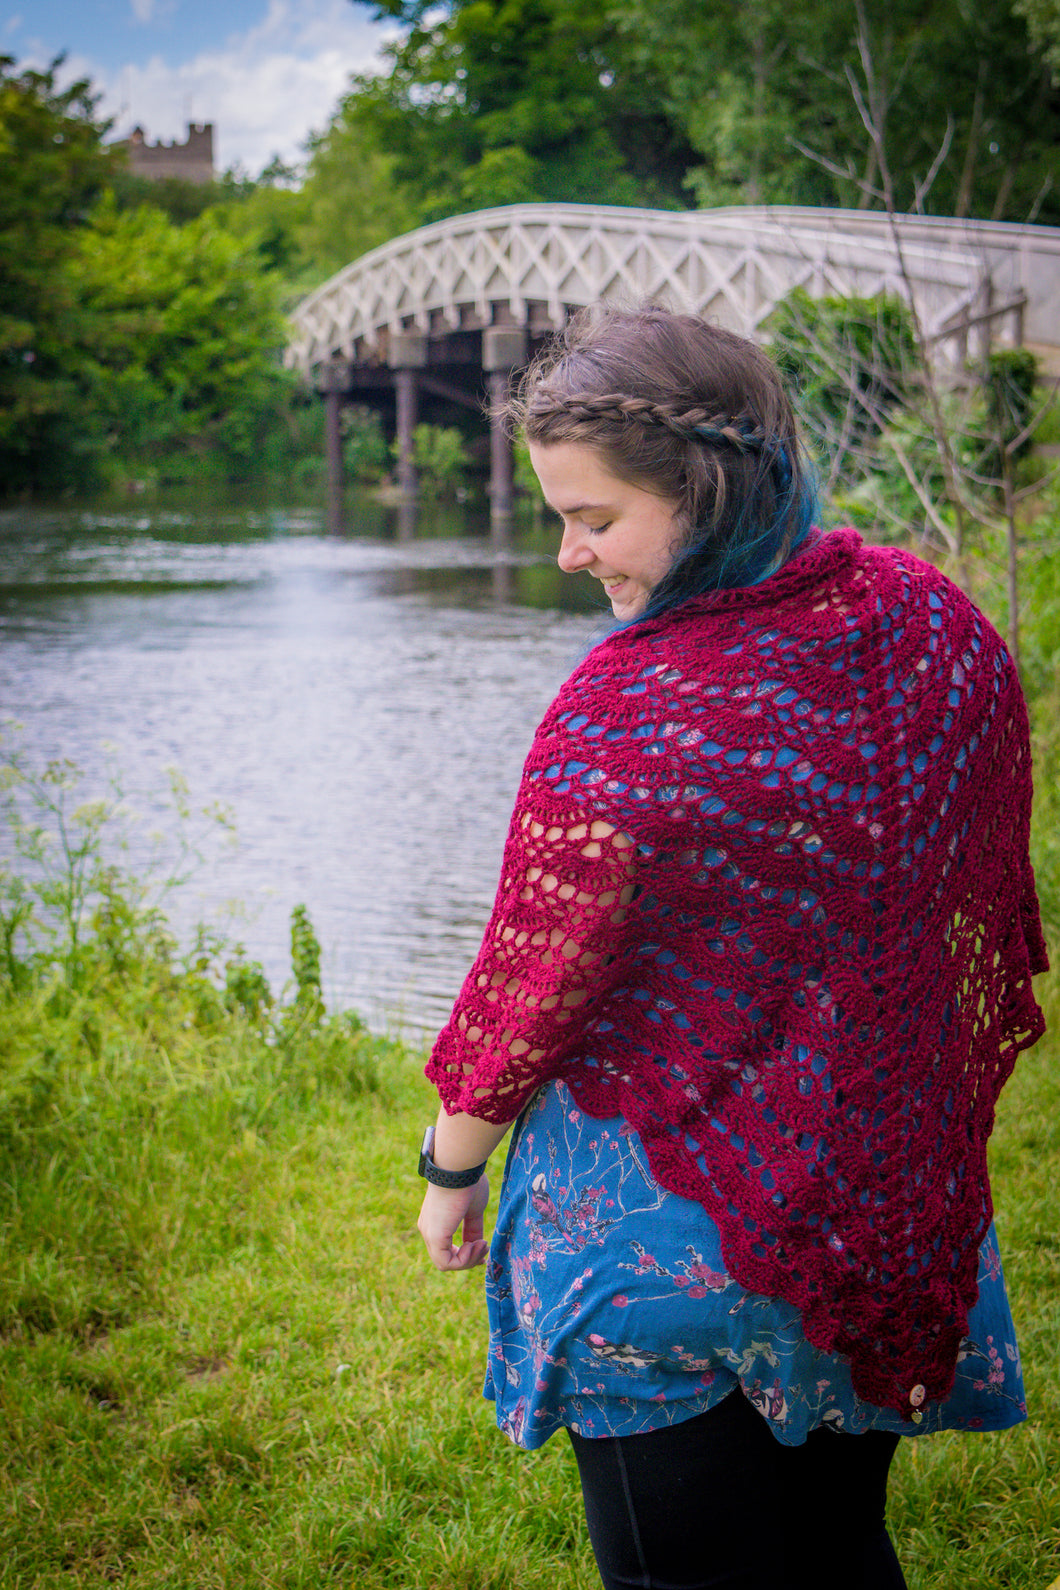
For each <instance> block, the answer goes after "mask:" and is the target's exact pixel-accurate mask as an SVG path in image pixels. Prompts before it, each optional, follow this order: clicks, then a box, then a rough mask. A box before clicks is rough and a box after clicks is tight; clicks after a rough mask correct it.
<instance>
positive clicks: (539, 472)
mask: <svg viewBox="0 0 1060 1590" xmlns="http://www.w3.org/2000/svg"><path fill="white" fill-rule="evenodd" d="M529 445H530V462H531V464H532V465H533V467H534V474H535V475H536V476H537V478H538V480H539V481H540V482H541V489H542V491H543V492H544V494H545V498H546V500H547V501H548V503H549V504H550V505H551V506H552V507H553V508H557V509H560V510H562V511H564V512H570V511H571V509H573V508H578V507H585V506H587V505H588V504H590V503H604V502H611V501H614V500H615V499H616V498H617V497H620V496H621V497H624V496H627V495H629V494H631V493H636V492H638V491H639V488H638V487H636V486H634V485H632V484H631V483H630V482H629V481H627V480H622V479H621V477H620V476H618V475H615V474H613V473H612V472H611V470H610V469H608V467H607V465H606V464H605V463H604V460H603V458H602V457H601V456H600V454H599V453H598V452H597V451H596V450H595V448H592V447H585V446H583V445H582V444H580V443H578V442H554V443H551V444H549V445H548V446H542V445H541V443H539V442H531V443H530V444H529Z"/></svg>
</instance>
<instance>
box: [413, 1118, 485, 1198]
mask: <svg viewBox="0 0 1060 1590" xmlns="http://www.w3.org/2000/svg"><path fill="white" fill-rule="evenodd" d="M485 1169H486V1162H485V1160H483V1162H482V1164H481V1165H470V1166H467V1167H461V1168H459V1169H457V1170H448V1169H446V1167H445V1166H443V1165H438V1164H436V1163H435V1160H434V1127H433V1126H428V1128H427V1130H426V1131H425V1132H424V1134H423V1142H422V1143H421V1145H420V1165H419V1171H420V1175H421V1176H422V1177H423V1179H424V1181H427V1182H429V1183H430V1185H431V1186H432V1187H445V1188H449V1189H453V1190H459V1189H461V1188H466V1187H474V1186H475V1184H476V1182H478V1181H480V1180H481V1178H482V1174H483V1172H484V1171H485Z"/></svg>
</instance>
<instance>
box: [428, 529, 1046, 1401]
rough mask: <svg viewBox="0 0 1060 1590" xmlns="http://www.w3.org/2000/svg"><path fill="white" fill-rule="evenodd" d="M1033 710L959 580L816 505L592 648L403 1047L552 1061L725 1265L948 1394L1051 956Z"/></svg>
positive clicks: (824, 1334)
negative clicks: (1041, 876)
mask: <svg viewBox="0 0 1060 1590" xmlns="http://www.w3.org/2000/svg"><path fill="white" fill-rule="evenodd" d="M1030 804H1031V763H1030V751H1029V745H1028V730H1027V717H1026V709H1025V707H1024V703H1023V698H1022V695H1021V693H1020V688H1019V683H1018V680H1017V676H1016V672H1015V669H1014V668H1013V666H1012V663H1011V661H1010V659H1009V656H1008V654H1007V652H1006V651H1005V648H1004V646H1003V645H1002V643H1001V641H1000V640H999V638H998V636H997V635H996V634H995V633H994V631H993V630H992V629H991V628H990V626H989V624H988V623H987V622H986V620H985V619H984V618H983V617H982V615H981V614H980V613H979V612H978V611H977V610H976V608H975V607H974V606H973V605H972V604H971V603H970V602H969V601H968V599H967V598H966V597H965V596H964V595H963V594H962V593H961V592H960V591H959V590H958V589H957V588H956V587H955V586H953V585H952V584H950V583H949V582H948V581H947V580H946V579H945V578H944V577H943V576H942V575H940V574H939V573H938V572H937V571H936V570H935V569H933V568H932V567H930V565H928V564H925V563H922V562H921V561H920V560H918V559H917V558H915V557H913V556H911V555H910V554H908V553H905V552H899V551H895V550H893V549H883V550H881V549H871V548H866V547H864V546H863V545H862V543H861V540H860V538H859V537H858V536H857V535H856V534H855V533H854V532H853V531H850V530H844V531H836V532H833V533H832V534H830V535H826V536H822V537H820V538H819V539H818V540H817V541H816V543H815V544H812V545H810V546H809V547H808V548H807V549H806V550H804V551H803V552H802V553H801V554H800V555H799V556H798V557H797V558H795V559H794V560H792V562H790V563H789V564H788V565H787V566H786V567H785V568H783V569H781V570H780V571H779V572H778V573H777V574H775V575H773V576H772V577H771V578H770V579H768V580H767V581H765V582H764V583H763V584H761V585H758V586H755V587H752V588H750V589H745V590H739V591H728V592H723V593H720V594H717V595H714V596H710V597H702V598H698V599H696V600H694V601H692V602H689V603H687V604H685V605H684V606H683V607H681V608H679V609H677V610H676V611H674V612H671V613H669V614H666V615H665V616H664V617H662V618H660V619H657V620H654V621H647V622H645V623H643V624H639V625H634V626H633V627H632V628H629V629H626V630H621V631H618V632H616V633H614V634H613V635H611V636H609V637H608V638H607V639H606V640H605V641H603V642H602V643H601V644H600V645H598V646H597V647H596V648H595V649H594V650H593V651H592V652H590V653H589V655H588V656H587V657H586V658H585V659H584V661H583V662H582V663H581V664H580V666H579V667H578V668H577V669H576V671H575V673H574V674H573V676H572V677H571V679H570V680H569V681H568V682H567V684H566V685H565V686H564V687H563V689H562V690H561V691H560V693H559V695H558V696H557V697H556V700H555V701H554V702H553V704H552V706H551V708H550V709H549V711H548V712H547V714H546V716H545V718H544V721H543V723H542V724H541V727H540V729H539V730H538V733H537V736H536V739H535V741H534V744H533V747H532V749H531V751H530V755H529V757H528V759H527V762H526V767H525V771H524V775H523V780H522V785H521V788H520V791H519V796H518V800H517V802H516V807H515V813H514V816H513V818H512V824H511V829H510V832H509V837H508V842H507V846H506V850H505V855H504V864H503V871H502V878H501V883H500V888H499V892H498V895H497V902H496V906H495V909H494V912H493V915H492V917H491V919H490V922H489V926H488V927H487V930H486V935H485V939H484V942H483V945H482V949H481V951H480V953H479V956H478V959H477V960H476V962H475V965H474V967H473V968H472V970H471V972H470V974H469V976H468V978H467V981H466V983H465V984H464V988H463V991H462V992H461V994H460V997H459V999H458V1000H457V1003H456V1006H455V1007H454V1011H453V1015H452V1017H451V1018H450V1021H449V1023H448V1025H447V1026H446V1028H445V1030H444V1031H443V1033H442V1034H441V1036H440V1037H439V1039H438V1042H437V1044H436V1046H435V1048H434V1051H433V1053H432V1055H431V1059H430V1063H429V1065H428V1067H427V1074H428V1076H429V1077H430V1078H431V1079H432V1081H433V1082H435V1083H436V1085H437V1087H438V1090H439V1092H440V1094H441V1097H442V1099H443V1101H444V1103H445V1107H446V1109H447V1110H449V1111H450V1112H452V1111H456V1110H464V1111H466V1112H468V1113H469V1114H472V1115H476V1116H480V1117H483V1118H485V1119H488V1120H493V1121H498V1122H499V1121H505V1120H510V1119H512V1118H513V1117H514V1116H515V1115H516V1114H517V1113H518V1112H519V1110H520V1109H521V1108H522V1107H523V1105H524V1104H525V1103H526V1102H527V1101H528V1099H529V1098H530V1097H531V1096H532V1095H533V1093H534V1092H535V1091H536V1090H537V1089H538V1088H539V1087H540V1086H541V1085H542V1084H543V1083H545V1082H547V1081H549V1080H550V1079H552V1078H555V1077H562V1078H563V1079H564V1080H565V1082H566V1083H567V1085H568V1086H569V1087H570V1089H571V1090H572V1092H573V1093H574V1095H575V1097H576V1098H577V1100H578V1103H579V1104H580V1105H581V1107H582V1108H583V1109H584V1110H585V1111H586V1113H587V1114H589V1115H591V1116H596V1117H602V1116H609V1115H616V1114H621V1115H623V1116H625V1118H626V1119H627V1120H628V1121H629V1122H630V1123H631V1124H632V1125H633V1126H634V1127H636V1129H637V1131H638V1132H639V1133H640V1135H641V1138H642V1139H643V1142H644V1145H645V1148H646V1151H647V1154H648V1157H649V1160H650V1162H651V1166H652V1169H653V1171H654V1173H655V1175H656V1177H657V1178H658V1180H659V1181H660V1182H661V1183H662V1185H663V1186H665V1187H667V1188H670V1189H671V1190H672V1191H674V1192H676V1193H680V1194H683V1195H684V1196H685V1197H688V1198H693V1199H697V1200H699V1201H700V1202H701V1203H702V1205H703V1207H704V1208H705V1209H706V1211H707V1212H708V1213H709V1215H710V1216H711V1217H712V1218H713V1219H714V1220H715V1221H716V1223H717V1225H718V1227H719V1228H720V1231H721V1235H722V1247H723V1252H724V1255H725V1260H726V1264H727V1266H728V1269H729V1273H730V1274H731V1275H732V1276H733V1277H734V1278H735V1279H736V1280H737V1281H739V1282H740V1284H741V1285H742V1286H744V1287H746V1288H747V1289H749V1290H751V1291H754V1292H759V1293H765V1294H767V1295H770V1296H776V1297H783V1298H786V1299H787V1300H789V1301H790V1302H791V1303H793V1304H794V1305H796V1306H797V1307H798V1308H799V1309H800V1310H801V1311H802V1316H803V1324H804V1329H805V1331H806V1335H807V1337H808V1339H809V1340H810V1341H811V1342H812V1343H814V1344H815V1345H816V1346H818V1347H820V1348H821V1349H822V1350H824V1351H827V1352H834V1351H839V1352H842V1353H845V1354H847V1355H848V1356H849V1358H850V1361H851V1366H852V1375H853V1383H854V1387H855V1389H856V1391H857V1392H858V1393H859V1394H860V1395H861V1396H862V1397H864V1398H866V1399H867V1400H868V1401H870V1402H872V1403H874V1404H875V1405H877V1406H889V1407H895V1408H899V1409H901V1410H902V1411H903V1412H905V1413H906V1414H908V1413H909V1412H910V1400H911V1399H910V1392H911V1391H912V1392H913V1399H912V1400H913V1401H914V1403H915V1402H916V1401H918V1400H920V1399H921V1398H922V1396H923V1395H924V1392H925V1391H926V1394H927V1396H928V1397H944V1396H945V1395H946V1394H947V1393H948V1392H949V1390H950V1388H951V1386H952V1383H953V1374H954V1367H955V1362H956V1356H957V1349H958V1344H959V1342H960V1340H961V1338H962V1336H963V1335H964V1332H965V1328H966V1325H967V1314H968V1309H969V1307H970V1306H971V1304H972V1303H973V1302H974V1300H975V1296H976V1274H977V1264H978V1248H979V1243H980V1240H981V1238H982V1236H983V1235H984V1233H985V1231H986V1229H987V1226H988V1225H989V1222H990V1219H991V1215H992V1207H991V1200H990V1190H989V1184H988V1180H987V1172H986V1142H987V1138H988V1136H989V1133H990V1131H991V1128H992V1125H993V1120H994V1106H995V1102H996V1100H997V1096H998V1093H999V1092H1000V1089H1001V1087H1002V1085H1003V1083H1004V1082H1005V1080H1006V1079H1007V1077H1008V1076H1009V1074H1010V1072H1011V1070H1012V1067H1013V1065H1014V1063H1015V1058H1016V1055H1017V1053H1018V1051H1019V1050H1020V1049H1022V1048H1024V1047H1026V1046H1027V1045H1029V1044H1031V1043H1033V1042H1034V1041H1035V1040H1036V1039H1037V1038H1038V1036H1039V1035H1040V1033H1041V1031H1042V1025H1043V1023H1042V1018H1041V1012H1040V1011H1039V1009H1038V1006H1037V1004H1036V1002H1035V999H1034V994H1033V990H1032V985H1031V976H1032V974H1033V973H1035V972H1038V971H1042V970H1044V969H1045V968H1046V966H1047V959H1046V953H1045V946H1044V944H1043V942H1042V935H1041V928H1040V924H1039V918H1038V907H1037V901H1036V898H1035V893H1034V879H1033V874H1032V872H1031V867H1030V862H1029V859H1028V851H1027V845H1028V827H1029V819H1030Z"/></svg>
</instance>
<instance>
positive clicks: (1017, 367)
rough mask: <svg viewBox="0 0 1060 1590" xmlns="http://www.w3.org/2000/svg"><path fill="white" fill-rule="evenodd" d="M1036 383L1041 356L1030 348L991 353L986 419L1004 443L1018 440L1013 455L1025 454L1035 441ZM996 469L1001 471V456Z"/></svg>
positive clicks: (1007, 443)
mask: <svg viewBox="0 0 1060 1590" xmlns="http://www.w3.org/2000/svg"><path fill="white" fill-rule="evenodd" d="M1037 385H1038V359H1037V355H1036V354H1035V353H1034V352H1033V351H1032V350H1031V349H1030V348H995V349H994V350H993V352H992V353H991V354H990V355H989V357H988V359H987V369H986V380H985V383H984V386H985V391H986V412H987V419H988V422H989V425H990V428H991V430H992V431H993V433H994V435H995V436H996V437H997V439H998V441H999V442H1000V443H1001V445H1002V446H1004V447H1008V446H1009V445H1010V444H1012V443H1016V445H1015V447H1013V450H1012V454H1011V456H1012V457H1013V459H1018V458H1023V457H1025V456H1026V454H1027V453H1028V452H1030V449H1031V447H1032V446H1033V445H1034V435H1033V431H1032V429H1031V422H1032V421H1033V419H1034V397H1035V391H1036V388H1037ZM1020 438H1022V439H1021V440H1020ZM994 473H995V475H999V474H1000V473H1001V460H1000V458H999V459H998V460H997V467H996V468H995V470H994Z"/></svg>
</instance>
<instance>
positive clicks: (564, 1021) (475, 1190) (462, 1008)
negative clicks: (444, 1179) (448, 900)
mask: <svg viewBox="0 0 1060 1590" xmlns="http://www.w3.org/2000/svg"><path fill="white" fill-rule="evenodd" d="M512 832H513V834H514V835H515V836H516V839H517V842H515V843H513V840H512V837H511V836H509V844H508V846H507V848H506V853H505V867H504V872H503V873H502V883H501V889H500V891H499V894H498V900H497V904H496V906H495V907H494V912H493V916H492V917H491V919H490V923H489V926H488V927H487V929H486V935H485V939H484V941H483V947H482V949H481V951H480V952H479V957H478V959H477V961H476V962H475V965H474V966H473V967H472V970H471V973H470V974H469V976H468V978H467V980H466V982H465V984H464V989H463V991H462V994H461V997H460V999H459V1000H458V1001H457V1004H456V1007H455V1008H454V1012H453V1016H452V1018H450V1022H449V1024H448V1026H447V1027H446V1029H445V1031H444V1032H443V1033H442V1035H441V1036H440V1038H439V1040H438V1043H437V1044H436V1045H435V1048H434V1051H433V1054H432V1057H431V1062H430V1064H429V1065H428V1068H427V1075H428V1076H429V1077H430V1078H431V1080H432V1081H433V1082H435V1083H436V1085H438V1088H439V1092H440V1093H441V1096H442V1099H443V1101H444V1102H443V1108H442V1109H441V1111H440V1112H439V1115H438V1124H437V1126H436V1128H435V1137H434V1150H433V1158H434V1163H435V1164H436V1165H437V1166H438V1167H439V1168H440V1169H442V1170H452V1171H459V1170H470V1169H472V1167H473V1166H475V1165H481V1164H482V1163H483V1162H484V1161H485V1160H486V1159H488V1158H489V1156H490V1154H491V1153H492V1152H493V1150H494V1149H495V1148H496V1147H497V1144H498V1143H499V1142H500V1141H501V1139H502V1138H503V1137H504V1136H505V1135H506V1133H507V1132H508V1130H509V1129H510V1127H511V1125H512V1121H513V1119H514V1118H515V1117H516V1116H517V1115H518V1114H519V1112H520V1110H521V1109H522V1108H523V1106H524V1105H525V1104H526V1102H527V1100H528V1099H529V1098H530V1097H531V1096H532V1095H533V1094H534V1093H535V1092H536V1091H537V1088H538V1087H539V1086H540V1085H541V1083H542V1081H544V1080H546V1076H545V1074H543V1071H542V1067H544V1068H545V1071H546V1072H547V1068H548V1066H549V1064H550V1061H551V1059H552V1057H553V1055H554V1052H555V1049H556V1045H557V1043H558V1042H559V1041H561V1040H562V1038H563V1037H564V1036H566V1035H567V1034H569V1032H570V1031H571V1028H570V1023H571V1021H572V1019H573V1018H575V1017H576V1016H578V1015H581V1014H582V1013H583V1011H584V1009H585V1008H586V1007H587V1006H588V1005H589V1004H590V1002H591V999H592V996H593V993H594V990H595V989H596V987H597V986H599V981H600V974H601V972H602V971H603V970H604V969H605V968H606V967H607V965H608V963H609V962H610V959H611V950H612V946H613V943H614V938H615V934H616V932H617V931H618V929H619V928H620V927H621V925H622V923H623V922H624V920H625V916H626V908H627V906H628V905H629V902H630V900H631V898H632V896H633V892H634V887H635V883H634V880H635V873H634V866H633V845H634V842H633V840H632V839H631V838H630V837H629V836H628V835H627V834H625V833H622V832H621V831H619V830H618V829H616V828H615V827H614V825H613V824H611V823H607V822H604V821H603V820H601V819H595V820H592V821H585V820H582V819H580V818H578V819H577V820H574V821H571V820H570V818H569V817H568V818H567V819H566V820H565V821H562V822H555V821H552V820H550V819H548V818H543V819H542V818H538V817H536V816H535V815H534V814H533V813H532V812H531V811H529V810H527V809H525V808H524V809H523V810H522V811H521V812H518V813H517V815H516V819H515V821H514V822H513V825H512ZM445 1105H448V1107H449V1108H450V1109H451V1110H452V1111H453V1113H452V1114H451V1115H450V1114H447V1112H446V1108H445ZM461 1106H465V1108H461ZM468 1109H470V1110H473V1111H474V1112H475V1113H474V1114H473V1115H472V1114H468V1113H466V1110H468ZM480 1112H481V1113H480ZM488 1199H489V1182H488V1181H487V1179H486V1177H485V1175H482V1176H480V1177H479V1180H478V1181H477V1183H476V1184H475V1185H474V1186H473V1187H462V1188H448V1187H437V1186H434V1185H428V1188H427V1193H426V1196H425V1197H424V1200H423V1208H422V1209H421V1211H420V1218H419V1229H420V1235H421V1236H422V1237H423V1240H424V1243H425V1244H426V1247H427V1252H428V1253H429V1254H430V1257H431V1262H432V1263H433V1264H435V1265H436V1266H437V1268H438V1269H439V1270H469V1269H472V1268H473V1267H474V1266H475V1265H477V1264H482V1263H483V1262H484V1260H485V1257H486V1253H487V1251H488V1244H487V1242H486V1240H485V1237H484V1234H483V1219H482V1217H483V1213H484V1211H485V1208H486V1203H487V1201H488ZM458 1233H459V1234H460V1235H461V1237H462V1240H461V1241H460V1243H459V1245H457V1243H456V1241H455V1240H454V1239H455V1238H456V1237H457V1234H458Z"/></svg>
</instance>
